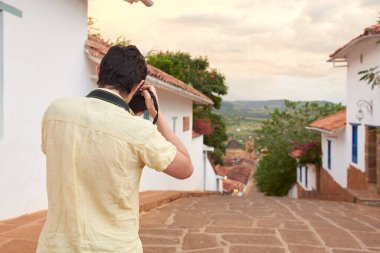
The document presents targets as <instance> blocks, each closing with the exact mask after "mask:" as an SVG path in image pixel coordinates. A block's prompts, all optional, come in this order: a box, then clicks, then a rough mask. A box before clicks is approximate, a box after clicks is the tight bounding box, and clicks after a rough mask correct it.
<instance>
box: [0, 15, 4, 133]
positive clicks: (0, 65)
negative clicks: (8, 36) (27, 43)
mask: <svg viewBox="0 0 380 253" xmlns="http://www.w3.org/2000/svg"><path fill="white" fill-rule="evenodd" d="M3 32H4V31H3V11H2V10H0V140H3V139H4V73H3V71H4V58H3V50H4V38H3Z"/></svg>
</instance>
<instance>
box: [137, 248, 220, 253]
mask: <svg viewBox="0 0 380 253" xmlns="http://www.w3.org/2000/svg"><path fill="white" fill-rule="evenodd" d="M183 252H184V253H185V252H189V253H223V252H224V251H223V248H216V249H203V250H195V251H194V250H191V251H183ZM144 253H145V252H144Z"/></svg>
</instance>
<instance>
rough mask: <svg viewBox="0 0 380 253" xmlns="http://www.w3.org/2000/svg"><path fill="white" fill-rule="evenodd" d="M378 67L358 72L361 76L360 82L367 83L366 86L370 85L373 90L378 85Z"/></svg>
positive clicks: (379, 78)
mask: <svg viewBox="0 0 380 253" xmlns="http://www.w3.org/2000/svg"><path fill="white" fill-rule="evenodd" d="M378 68H379V66H376V67H372V68H370V69H367V70H362V71H359V73H358V74H359V75H361V78H360V79H359V80H360V81H365V82H367V84H368V85H371V88H372V90H373V88H374V87H375V86H376V85H380V75H379V74H380V70H378Z"/></svg>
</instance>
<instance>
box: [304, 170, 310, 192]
mask: <svg viewBox="0 0 380 253" xmlns="http://www.w3.org/2000/svg"><path fill="white" fill-rule="evenodd" d="M308 169H309V168H308V167H305V187H306V188H307V176H308V175H307V170H308Z"/></svg>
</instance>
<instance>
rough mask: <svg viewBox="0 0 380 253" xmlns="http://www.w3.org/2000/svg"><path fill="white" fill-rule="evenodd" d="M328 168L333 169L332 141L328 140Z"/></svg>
mask: <svg viewBox="0 0 380 253" xmlns="http://www.w3.org/2000/svg"><path fill="white" fill-rule="evenodd" d="M327 168H328V169H329V170H331V141H330V140H327Z"/></svg>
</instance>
